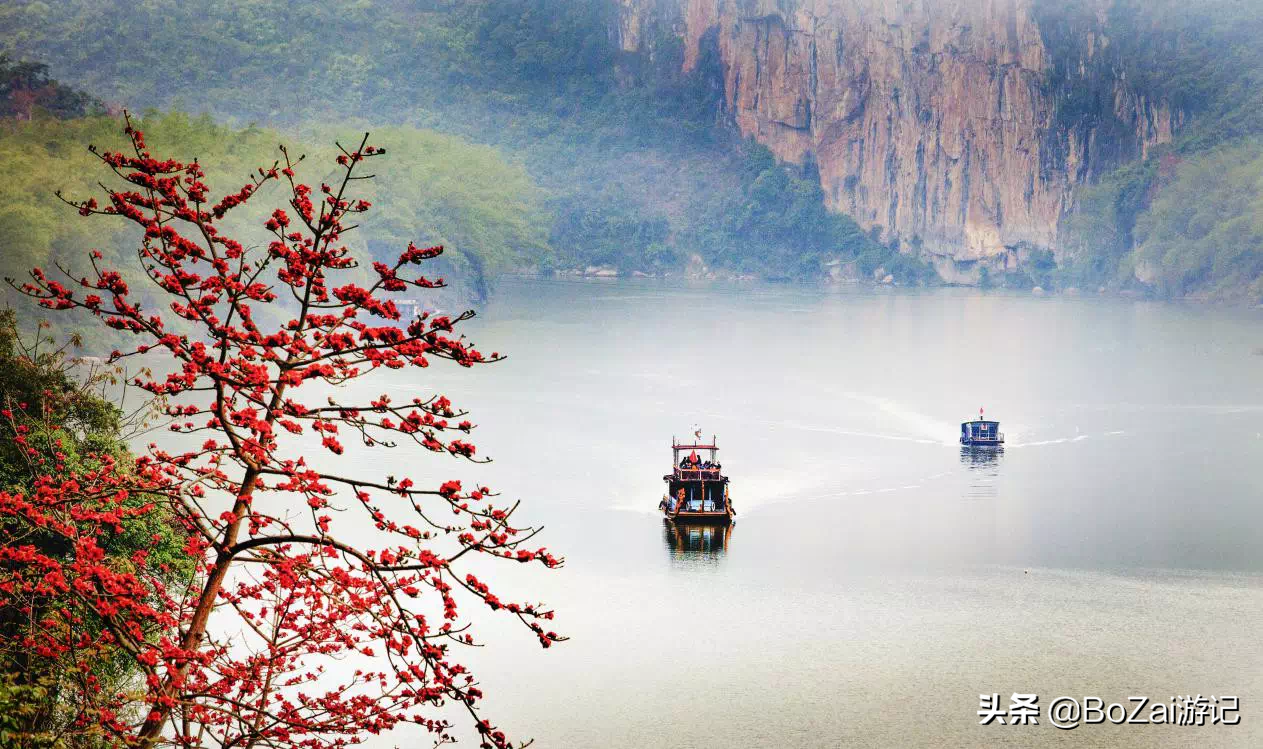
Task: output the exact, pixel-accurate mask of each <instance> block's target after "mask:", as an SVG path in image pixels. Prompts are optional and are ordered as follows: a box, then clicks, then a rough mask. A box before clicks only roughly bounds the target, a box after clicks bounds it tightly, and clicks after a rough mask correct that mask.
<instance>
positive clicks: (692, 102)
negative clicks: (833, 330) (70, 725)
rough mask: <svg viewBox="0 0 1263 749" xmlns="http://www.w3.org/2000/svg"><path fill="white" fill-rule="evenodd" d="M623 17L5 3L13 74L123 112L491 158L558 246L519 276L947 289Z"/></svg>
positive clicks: (541, 3) (1, 26) (540, 252)
mask: <svg viewBox="0 0 1263 749" xmlns="http://www.w3.org/2000/svg"><path fill="white" fill-rule="evenodd" d="M616 11H617V5H616V4H615V3H610V2H608V0H495V1H494V2H492V1H488V2H470V3H465V2H450V1H448V0H437V1H435V2H430V3H425V4H416V3H411V2H402V1H400V0H361V1H360V2H357V3H352V4H346V3H339V2H333V1H332V0H315V2H310V3H304V4H301V5H299V4H293V3H290V2H288V0H225V1H224V2H217V3H213V4H211V5H208V6H206V7H194V6H192V5H189V4H187V3H179V2H174V1H173V0H151V1H150V2H145V3H142V4H140V5H137V4H134V3H125V2H121V1H118V0H112V1H110V2H88V1H87V0H69V1H68V2H65V3H61V4H58V5H56V6H52V5H49V4H45V3H41V2H16V3H11V4H8V5H7V6H6V7H4V8H2V9H0V31H3V32H4V38H5V40H4V42H3V44H4V45H5V49H7V50H9V51H10V52H11V53H12V54H13V55H15V56H21V57H23V58H25V59H34V60H39V61H42V62H46V63H47V64H49V65H50V66H51V68H52V70H53V73H54V74H55V75H56V76H57V77H59V78H61V79H63V80H66V81H68V82H71V83H73V84H74V85H76V86H78V87H81V88H83V89H85V90H88V91H91V92H93V93H94V94H96V95H97V96H99V97H100V98H101V99H102V100H104V101H105V102H107V103H109V104H110V105H112V106H115V107H119V106H127V107H130V108H137V107H141V108H143V107H156V108H160V109H164V110H166V109H179V110H188V111H193V112H198V113H200V112H207V113H209V114H211V115H212V117H214V118H215V119H216V120H218V121H222V122H227V123H233V124H235V126H237V127H240V126H244V125H246V124H250V123H259V124H260V125H266V126H267V127H271V128H276V129H279V130H281V131H283V132H287V133H288V132H292V133H297V134H299V135H301V137H303V138H304V139H308V140H311V141H313V142H314V141H315V140H316V138H315V137H314V136H315V135H316V134H317V133H327V132H328V130H329V129H328V128H327V127H326V125H330V124H334V123H337V124H338V125H339V126H340V127H343V126H344V127H343V129H345V128H346V127H355V128H358V127H369V126H372V127H373V128H374V129H376V128H377V127H378V126H381V125H383V124H386V125H394V124H406V125H409V126H414V127H421V128H429V129H434V130H438V131H442V132H446V133H450V134H454V135H457V136H460V137H463V138H466V139H468V140H471V141H474V142H479V143H486V144H489V145H493V146H495V147H496V148H498V149H499V150H500V152H501V153H502V154H503V155H504V157H505V158H506V159H507V160H508V161H510V162H519V163H522V164H524V165H525V167H526V169H527V170H528V172H529V174H530V176H531V178H532V179H533V180H534V181H535V182H536V183H537V184H538V185H539V186H540V187H541V188H542V193H541V194H542V196H543V198H542V201H543V202H542V206H543V209H544V210H545V211H546V213H547V218H540V217H538V216H537V217H536V219H537V220H538V228H539V229H540V230H542V231H543V232H544V234H545V243H544V244H546V245H547V247H546V248H545V247H544V246H543V245H536V246H535V248H534V250H532V251H530V252H528V253H526V254H525V255H518V256H516V257H517V258H518V260H519V262H520V264H521V265H525V266H536V267H540V268H543V269H545V270H548V269H559V270H568V269H574V268H578V269H582V268H586V267H589V266H608V267H613V268H616V269H618V270H619V271H622V272H631V271H642V272H649V273H661V272H680V271H683V270H685V269H686V268H689V267H692V268H693V269H694V270H695V271H698V270H700V269H704V268H709V269H711V270H713V271H717V272H720V273H741V274H746V273H750V274H757V275H761V276H765V277H769V278H787V279H789V278H814V277H819V276H820V275H821V274H822V273H824V272H825V269H826V263H833V265H834V267H836V266H837V265H838V262H837V261H844V262H847V263H848V265H847V266H846V267H847V268H848V269H852V271H851V272H853V273H867V274H870V275H871V274H872V273H874V272H878V271H880V272H881V273H882V274H883V275H884V274H885V273H891V274H893V275H895V277H896V278H898V279H900V280H905V281H909V282H917V281H921V280H926V279H930V278H931V277H932V273H931V272H930V271H929V269H928V268H927V267H926V266H924V265H923V264H921V263H919V262H917V261H916V260H914V259H912V258H909V257H906V256H901V255H899V254H898V253H897V252H895V251H894V250H892V249H891V248H889V247H886V246H883V245H881V244H879V243H877V242H876V241H874V240H873V239H871V238H870V237H869V236H868V235H867V234H866V233H865V232H862V231H860V230H859V228H858V227H857V226H856V225H855V224H854V222H852V221H850V220H849V219H848V218H847V217H845V216H842V215H837V214H832V213H829V212H828V211H826V210H825V209H824V204H823V194H822V193H821V190H820V186H819V181H818V179H816V176H815V175H814V174H813V173H811V171H810V170H801V169H796V168H785V167H783V166H780V165H778V164H776V163H775V161H774V160H772V159H771V158H770V157H769V155H768V153H767V151H766V149H764V148H763V147H761V146H759V145H757V144H754V143H751V142H742V141H740V140H739V139H737V138H736V137H735V136H734V135H733V134H732V133H731V132H730V131H728V130H727V129H725V128H724V127H722V126H720V125H721V118H720V113H719V98H718V92H717V90H716V85H717V84H716V80H715V77H714V71H713V70H707V69H700V70H698V71H697V72H695V73H693V74H689V75H685V74H683V73H682V72H681V61H682V47H681V45H680V43H679V40H678V39H677V38H675V37H674V36H672V35H670V34H668V33H665V32H664V33H662V34H661V36H660V38H659V39H657V40H656V41H655V46H654V50H655V51H654V54H653V55H652V56H649V57H637V56H631V55H625V54H623V53H621V52H619V51H618V48H617V46H616V44H615V43H614V41H613V39H612V38H611V32H610V30H611V28H613V27H614V25H615V24H616V21H617V18H616ZM101 29H108V30H109V32H110V33H109V34H100V33H97V31H96V30H101ZM468 251H469V253H470V254H467V256H468V257H475V256H477V254H478V253H482V252H486V253H489V254H491V255H494V256H502V255H504V254H505V251H504V250H503V249H500V248H494V247H490V246H486V245H483V244H477V243H474V244H473V245H472V246H471V247H469V248H468ZM851 261H855V262H851ZM490 265H495V264H494V263H492V264H490ZM500 267H503V266H500Z"/></svg>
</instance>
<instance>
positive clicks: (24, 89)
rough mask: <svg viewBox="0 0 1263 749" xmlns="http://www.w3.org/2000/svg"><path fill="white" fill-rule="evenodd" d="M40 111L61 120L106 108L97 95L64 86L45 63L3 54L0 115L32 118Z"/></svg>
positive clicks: (0, 62)
mask: <svg viewBox="0 0 1263 749" xmlns="http://www.w3.org/2000/svg"><path fill="white" fill-rule="evenodd" d="M37 110H43V111H45V112H48V113H49V114H51V115H53V116H54V117H58V118H61V119H65V118H69V117H86V116H87V115H89V114H96V113H100V112H103V111H105V107H104V105H103V104H101V102H100V101H98V100H97V99H96V98H95V97H92V96H89V95H88V94H85V93H84V92H82V91H79V90H76V89H73V88H71V87H69V86H65V85H62V84H61V83H58V82H57V81H55V80H53V79H52V78H50V77H49V75H48V66H47V65H45V64H44V63H41V62H19V61H14V60H11V59H9V56H8V55H6V54H3V53H0V117H16V118H18V119H22V120H29V119H31V118H32V117H34V115H35V112H36V111H37Z"/></svg>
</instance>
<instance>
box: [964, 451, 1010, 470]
mask: <svg viewBox="0 0 1263 749" xmlns="http://www.w3.org/2000/svg"><path fill="white" fill-rule="evenodd" d="M1003 456H1004V448H1003V447H977V446H972V447H971V446H966V447H962V448H961V449H960V462H961V464H962V465H964V466H965V467H966V468H970V469H985V470H987V471H988V472H989V473H990V474H991V475H992V476H994V475H995V470H996V466H997V465H999V463H1000V458H1001V457H1003Z"/></svg>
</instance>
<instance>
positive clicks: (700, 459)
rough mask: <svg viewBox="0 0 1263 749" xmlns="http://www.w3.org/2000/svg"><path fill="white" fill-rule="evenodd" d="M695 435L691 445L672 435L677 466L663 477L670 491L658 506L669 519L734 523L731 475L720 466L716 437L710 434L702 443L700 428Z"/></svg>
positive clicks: (721, 523) (675, 464) (691, 521)
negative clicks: (730, 491)
mask: <svg viewBox="0 0 1263 749" xmlns="http://www.w3.org/2000/svg"><path fill="white" fill-rule="evenodd" d="M695 436H696V437H697V441H696V442H694V443H692V444H684V443H680V442H676V440H675V438H674V437H672V438H671V457H672V465H673V466H674V468H673V469H672V471H671V473H668V474H667V475H665V476H663V477H662V479H663V481H666V482H667V493H666V494H665V495H664V496H663V497H662V501H661V502H659V503H658V508H659V509H660V510H662V514H663V515H664V516H665V517H666V518H667V519H668V520H671V521H674V522H677V523H709V524H712V525H723V524H727V523H731V522H732V518H733V516H734V515H736V512H734V511H733V509H732V501H731V500H730V499H729V498H728V477H727V476H724V475H723V472H722V471H723V469H722V467H721V466H720V465H719V460H718V453H719V448H718V447H716V446H715V438H714V437H711V441H710V444H708V445H707V444H702V443H701V431H700V430H699V431H698V432H697V433H696V434H695Z"/></svg>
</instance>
